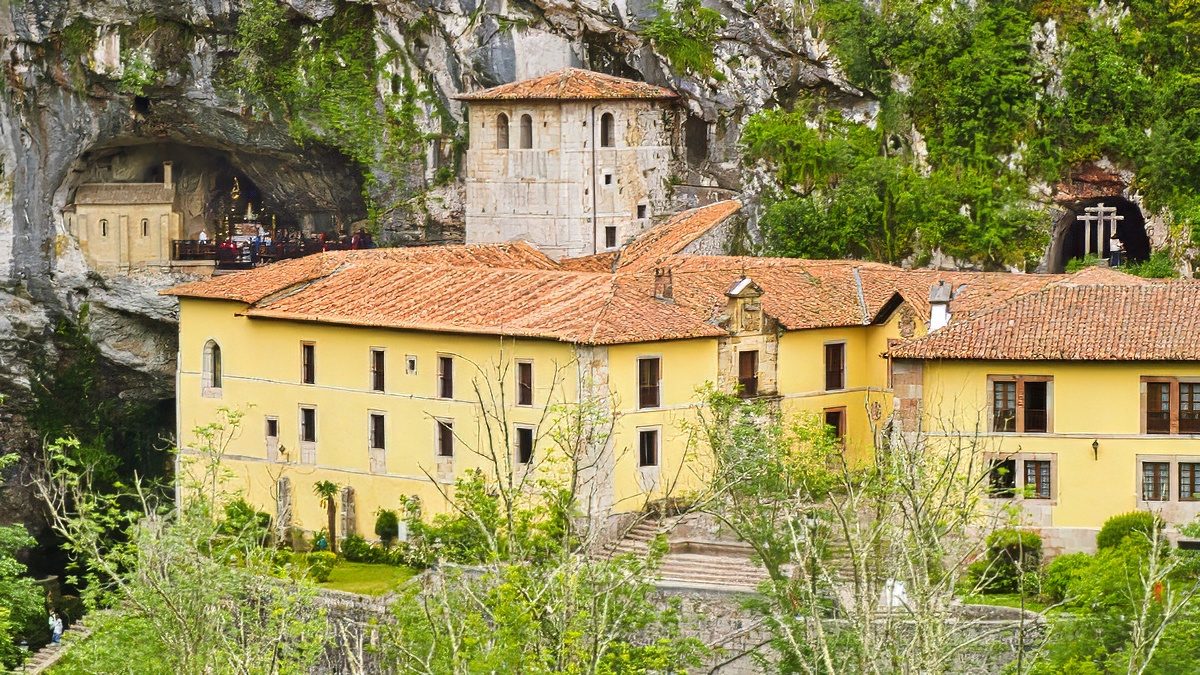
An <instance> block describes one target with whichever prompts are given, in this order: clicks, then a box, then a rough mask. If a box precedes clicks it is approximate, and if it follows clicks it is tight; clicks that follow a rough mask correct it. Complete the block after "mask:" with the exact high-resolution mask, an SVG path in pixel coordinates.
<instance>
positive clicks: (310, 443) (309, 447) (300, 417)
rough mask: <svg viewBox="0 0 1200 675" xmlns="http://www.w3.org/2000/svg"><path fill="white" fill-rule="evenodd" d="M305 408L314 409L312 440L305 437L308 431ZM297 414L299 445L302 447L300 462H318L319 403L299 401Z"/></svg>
mask: <svg viewBox="0 0 1200 675" xmlns="http://www.w3.org/2000/svg"><path fill="white" fill-rule="evenodd" d="M305 410H311V411H312V429H311V431H312V440H306V439H305V438H304V433H305V431H306V425H305V424H304V411H305ZM296 415H297V425H296V438H297V440H298V441H299V443H298V445H299V447H300V463H301V464H316V463H317V461H316V458H317V439H318V438H319V436H318V433H319V431H318V429H317V426H318V425H317V405H316V404H315V403H299V404H297V410H296Z"/></svg>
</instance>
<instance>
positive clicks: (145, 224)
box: [142, 218, 150, 237]
mask: <svg viewBox="0 0 1200 675" xmlns="http://www.w3.org/2000/svg"><path fill="white" fill-rule="evenodd" d="M142 236H143V237H149V236H150V219H149V218H142Z"/></svg>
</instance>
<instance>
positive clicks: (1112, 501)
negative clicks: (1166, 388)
mask: <svg viewBox="0 0 1200 675" xmlns="http://www.w3.org/2000/svg"><path fill="white" fill-rule="evenodd" d="M989 375H1048V376H1052V377H1053V378H1054V384H1053V402H1052V403H1051V415H1052V418H1053V429H1054V431H1053V433H1048V434H993V433H990V431H989V426H988V425H989V410H988V380H987V378H988V376H989ZM1150 375H1168V376H1179V377H1200V364H1196V363H1149V362H1146V363H1096V362H1093V363H1064V362H1003V361H1000V362H981V361H929V362H926V365H925V373H924V396H923V406H924V408H925V417H926V420H927V421H926V424H927V425H928V426H927V428H930V429H936V430H949V429H955V428H957V429H960V430H962V429H967V430H972V429H974V428H976V425H978V426H979V428H980V429H981V431H982V433H981V435H980V437H979V440H980V443H981V446H982V447H983V449H984V450H986V451H988V452H994V453H998V454H1012V453H1023V454H1029V453H1044V454H1047V455H1053V457H1054V458H1055V461H1056V467H1057V469H1056V471H1055V472H1054V475H1053V476H1052V479H1051V480H1052V482H1053V484H1054V485H1053V496H1054V498H1053V499H1052V500H1049V501H1047V500H1023V501H1024V503H1025V505H1026V506H1027V507H1030V508H1032V509H1035V510H1041V511H1048V513H1047V514H1044V515H1045V516H1047V517H1048V522H1047V519H1046V518H1042V520H1041V521H1040V522H1039V521H1038V519H1036V518H1035V519H1034V520H1033V521H1032V524H1035V525H1045V526H1053V527H1066V528H1098V527H1100V526H1101V525H1103V523H1104V521H1105V520H1107V519H1108V518H1110V517H1111V516H1114V515H1116V514H1119V513H1124V512H1126V511H1130V510H1133V509H1135V508H1152V509H1155V510H1161V511H1162V512H1163V515H1164V516H1166V517H1167V518H1168V520H1172V521H1174V522H1186V521H1187V520H1190V519H1191V518H1192V517H1193V516H1194V515H1195V514H1196V512H1198V511H1200V503H1189V502H1179V500H1178V478H1177V476H1176V475H1175V474H1174V473H1173V474H1172V485H1171V497H1172V501H1170V502H1152V503H1149V504H1146V503H1141V502H1140V492H1141V488H1140V466H1139V463H1138V456H1139V455H1143V456H1144V455H1162V456H1164V461H1167V460H1176V461H1177V460H1180V459H1182V460H1185V461H1197V462H1200V436H1184V435H1176V436H1162V435H1144V434H1141V433H1140V430H1141V414H1142V403H1141V395H1142V393H1141V392H1142V386H1141V377H1142V376H1150ZM1093 441H1098V443H1099V445H1098V446H1097V450H1096V452H1093V449H1092V443H1093ZM1004 501H1008V500H1004Z"/></svg>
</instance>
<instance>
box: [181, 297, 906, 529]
mask: <svg viewBox="0 0 1200 675" xmlns="http://www.w3.org/2000/svg"><path fill="white" fill-rule="evenodd" d="M180 305H181V309H180V312H181V322H180V345H181V354H180V360H179V369H180V370H179V381H178V397H179V410H180V415H179V428H180V430H181V434H180V436H181V440H182V442H183V444H184V445H187V444H188V443H189V442H190V441H192V439H193V437H192V435H191V433H190V430H191V429H192V428H194V427H196V426H198V425H203V424H207V423H209V422H212V421H213V420H215V419H217V418H218V416H219V414H218V410H219V408H221V407H230V408H234V407H237V408H241V409H243V410H246V416H245V419H244V423H243V425H242V430H241V434H240V436H239V437H238V438H237V439H236V440H235V441H234V443H233V444H232V445H231V446H230V448H229V452H228V457H227V463H228V464H230V466H232V467H233V468H234V470H235V473H236V474H237V476H238V480H237V482H236V484H237V485H244V486H245V489H246V491H247V498H248V499H249V500H250V501H251V502H252V503H254V504H256V505H257V506H259V507H260V508H263V509H264V510H266V511H268V512H271V513H274V511H275V498H276V495H275V484H276V481H277V479H278V478H279V477H280V475H287V476H288V477H289V478H290V479H291V481H292V484H293V512H294V519H295V522H297V523H298V524H300V525H302V526H304V527H309V528H313V529H316V528H320V527H322V526H323V525H324V522H325V520H324V519H325V512H324V509H322V508H321V507H320V505H319V502H318V500H317V498H316V497H315V496H314V495H313V494H312V485H313V484H314V483H315V482H317V481H320V480H331V481H333V482H335V483H338V484H341V485H346V484H350V485H352V486H353V487H354V488H355V491H356V500H357V504H356V514H357V520H358V522H357V529H358V531H359V532H363V533H366V534H367V535H368V536H369V535H370V528H371V525H372V523H373V513H374V512H375V510H376V509H377V508H395V507H396V506H397V504H398V502H397V497H398V496H399V495H401V494H405V495H414V494H415V495H418V496H420V497H421V498H422V501H423V503H424V504H425V505H426V510H427V512H428V513H438V512H441V511H443V510H444V509H445V504H444V502H443V499H442V498H441V496H440V494H439V493H438V491H437V489H436V488H435V486H434V484H433V483H432V482H431V481H430V480H429V479H428V477H427V476H426V472H428V474H430V475H434V476H438V475H439V466H438V464H439V462H438V459H437V457H436V454H435V447H434V446H435V429H436V421H435V419H436V418H442V419H452V420H453V421H454V424H455V432H456V435H457V436H458V437H459V441H458V442H457V443H456V453H455V458H454V463H453V470H454V473H453V475H455V476H461V475H462V473H463V471H464V470H466V469H468V468H473V467H482V466H484V465H485V463H484V461H483V460H482V459H481V458H479V457H477V456H475V455H473V454H472V453H471V452H470V451H469V448H471V447H482V443H481V441H480V440H479V432H480V429H481V427H480V425H479V423H478V422H477V417H478V413H479V410H480V406H479V404H478V402H477V400H476V399H475V393H474V391H473V389H472V384H473V380H474V381H475V382H479V383H480V384H484V383H494V382H495V379H496V376H495V372H496V370H495V369H496V367H497V366H496V364H497V362H498V361H499V360H500V359H501V358H503V363H504V364H507V367H508V375H507V379H506V381H505V382H504V385H503V390H504V396H505V401H506V406H505V408H504V410H505V414H506V417H507V419H508V422H509V425H510V428H511V425H512V424H514V423H523V424H531V425H536V424H538V423H539V422H540V421H542V420H543V419H544V416H545V405H544V404H546V403H551V404H553V403H558V402H571V401H577V400H579V397H580V392H579V388H580V387H592V386H593V385H594V386H595V389H596V393H598V394H601V395H603V394H604V393H605V391H607V392H609V393H611V395H612V397H613V401H614V404H615V406H614V407H615V411H614V413H615V418H614V422H613V440H612V450H613V460H612V467H611V491H612V495H611V496H612V504H613V507H614V510H615V511H617V512H621V511H630V510H638V509H641V508H642V507H643V506H644V504H645V502H646V500H647V499H659V498H663V497H667V496H686V493H687V492H688V491H690V490H693V489H696V488H698V487H700V486H701V484H702V481H703V479H704V478H705V477H706V476H707V472H708V470H709V469H710V468H711V461H710V459H709V458H708V457H707V456H706V454H705V453H704V452H703V451H702V449H699V448H697V446H696V445H695V443H694V442H693V441H694V439H693V438H692V437H691V435H690V434H689V431H688V427H689V425H690V424H691V423H694V422H695V420H696V413H697V406H698V405H699V404H700V403H701V398H700V397H701V395H700V393H699V392H698V389H699V388H700V387H702V386H703V385H704V384H705V383H707V382H717V380H718V372H717V369H718V354H717V352H718V343H717V340H716V339H712V338H708V339H695V340H675V341H666V342H655V343H641V344H629V345H615V346H610V347H607V348H598V349H599V350H600V351H601V352H602V353H603V354H604V358H602V359H597V360H595V361H593V360H592V358H591V357H590V356H589V358H588V363H589V367H600V368H603V369H604V372H603V373H597V377H596V379H597V380H598V381H597V382H594V383H593V382H591V381H588V382H581V381H580V377H579V371H578V370H577V363H576V353H577V352H576V348H575V347H574V346H572V345H569V344H565V343H560V342H556V341H551V340H525V339H522V340H512V339H505V340H503V341H501V339H500V338H498V337H494V336H479V335H458V334H435V333H422V332H415V331H398V330H382V329H371V328H359V327H348V326H332V325H327V324H316V323H301V322H290V321H275V320H264V319H249V318H246V317H243V316H237V313H238V312H240V311H242V310H244V308H245V306H244V305H242V304H241V303H235V302H226V301H214V300H199V299H188V298H184V299H182V300H181V303H180ZM896 334H897V328H896V324H895V322H894V321H890V322H888V323H886V324H882V325H878V326H867V327H847V328H840V329H825V330H813V331H802V332H788V333H784V335H783V336H782V337H781V340H780V352H779V393H780V395H781V396H782V397H783V399H782V403H781V405H782V407H783V411H784V412H785V413H786V414H795V413H797V412H799V411H803V410H810V411H816V412H820V411H822V410H824V409H825V408H829V407H837V406H844V407H845V408H846V411H847V416H848V419H847V436H848V438H847V443H848V446H849V447H850V448H851V449H852V451H853V452H856V453H859V454H860V455H861V456H862V457H864V458H865V457H869V453H870V450H871V448H872V443H871V435H872V428H873V421H872V420H871V419H870V417H869V415H870V410H871V409H872V404H879V405H878V406H875V407H876V408H877V409H878V411H879V414H880V415H881V416H882V417H881V418H886V415H887V414H888V412H889V402H890V396H889V395H888V394H887V393H886V391H884V388H885V387H886V384H887V382H886V364H885V363H883V361H884V359H882V358H880V356H879V354H880V353H881V352H882V351H883V346H884V345H886V340H887V339H888V338H889V337H894V336H895V335H896ZM210 339H211V340H215V341H216V342H217V343H218V344H219V345H220V346H221V351H222V362H223V363H222V365H223V382H222V384H223V387H222V389H221V392H220V394H221V395H220V398H212V397H206V396H204V395H203V394H202V386H201V371H202V367H203V346H204V344H205V343H206V342H207V341H208V340H210ZM839 340H844V341H845V342H846V343H847V351H846V356H847V370H846V375H847V389H845V390H843V391H839V392H825V391H824V390H823V388H824V345H825V343H826V342H830V341H839ZM306 341H311V342H313V343H314V344H315V346H316V368H315V371H316V384H313V385H306V384H301V383H300V376H301V344H302V343H303V342H306ZM372 347H376V348H382V349H384V350H385V353H386V355H387V356H386V360H387V366H386V381H385V389H386V391H385V392H384V393H378V392H373V391H370V362H369V358H370V349H371V348H372ZM501 350H503V351H501ZM501 353H502V354H503V356H502V357H501ZM439 354H451V355H454V356H455V357H456V358H455V399H454V400H451V401H447V400H443V399H439V398H436V396H435V394H436V385H437V376H436V375H437V356H438V355H439ZM408 355H415V356H416V357H417V372H416V374H415V375H409V374H406V372H405V360H406V357H407V356H408ZM643 356H658V357H660V358H661V359H662V405H661V407H658V408H654V409H648V410H640V409H638V407H637V404H638V390H637V385H638V369H637V362H638V358H639V357H643ZM518 359H529V360H532V361H533V363H534V370H535V373H534V385H535V397H534V398H535V403H537V404H538V405H536V406H534V407H519V406H515V405H513V404H514V403H515V400H516V392H515V381H514V379H515V372H514V368H513V366H512V362H513V361H515V360H518ZM876 361H878V362H879V363H876ZM472 364H478V366H480V367H482V370H480V368H479V367H476V365H472ZM592 364H598V365H592ZM584 393H585V395H586V394H589V393H591V392H590V391H589V392H584ZM250 403H253V404H254V406H253V407H248V405H249V404H250ZM300 405H313V406H316V408H317V443H316V460H315V463H314V464H311V465H309V464H302V463H300V459H301V457H300V447H299V446H300V443H299V415H300V412H299V407H300ZM371 411H378V412H382V413H384V414H385V415H386V437H387V450H386V466H387V475H374V474H372V473H371V472H370V461H369V453H368V439H369V430H368V415H369V412H371ZM267 416H274V417H277V418H278V420H279V422H278V424H279V442H280V444H281V446H282V447H283V448H284V449H285V451H286V452H285V453H284V454H283V455H282V457H283V458H284V459H285V460H286V461H281V462H268V460H267V446H266V437H265V428H266V421H265V420H266V417H267ZM547 427H548V422H547V423H544V424H543V426H542V427H540V428H539V429H538V431H537V434H538V438H539V446H538V449H536V450H535V453H537V452H542V451H544V448H545V444H546V443H549V439H548V438H546V437H545V436H544V434H545V433H546V432H547V431H548V428H547ZM646 427H656V428H658V429H659V432H660V439H661V441H660V442H661V450H660V458H659V466H658V467H657V468H656V469H652V470H646V469H642V468H639V466H638V430H639V429H640V428H646ZM443 468H445V467H443ZM441 475H442V477H443V478H444V479H445V480H444V483H443V484H444V485H445V484H448V483H449V482H450V479H451V476H450V475H448V474H446V473H445V472H442V474H441ZM231 485H232V484H231Z"/></svg>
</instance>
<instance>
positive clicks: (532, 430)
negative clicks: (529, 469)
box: [513, 423, 537, 466]
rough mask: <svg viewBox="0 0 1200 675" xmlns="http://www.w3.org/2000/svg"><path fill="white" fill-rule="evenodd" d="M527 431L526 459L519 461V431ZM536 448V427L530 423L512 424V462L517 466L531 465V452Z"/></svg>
mask: <svg viewBox="0 0 1200 675" xmlns="http://www.w3.org/2000/svg"><path fill="white" fill-rule="evenodd" d="M522 431H528V432H529V457H528V458H527V459H526V461H521V432H522ZM536 449H537V427H536V426H534V425H532V424H520V423H515V424H513V464H515V465H517V466H531V465H532V464H533V453H534V450H536Z"/></svg>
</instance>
